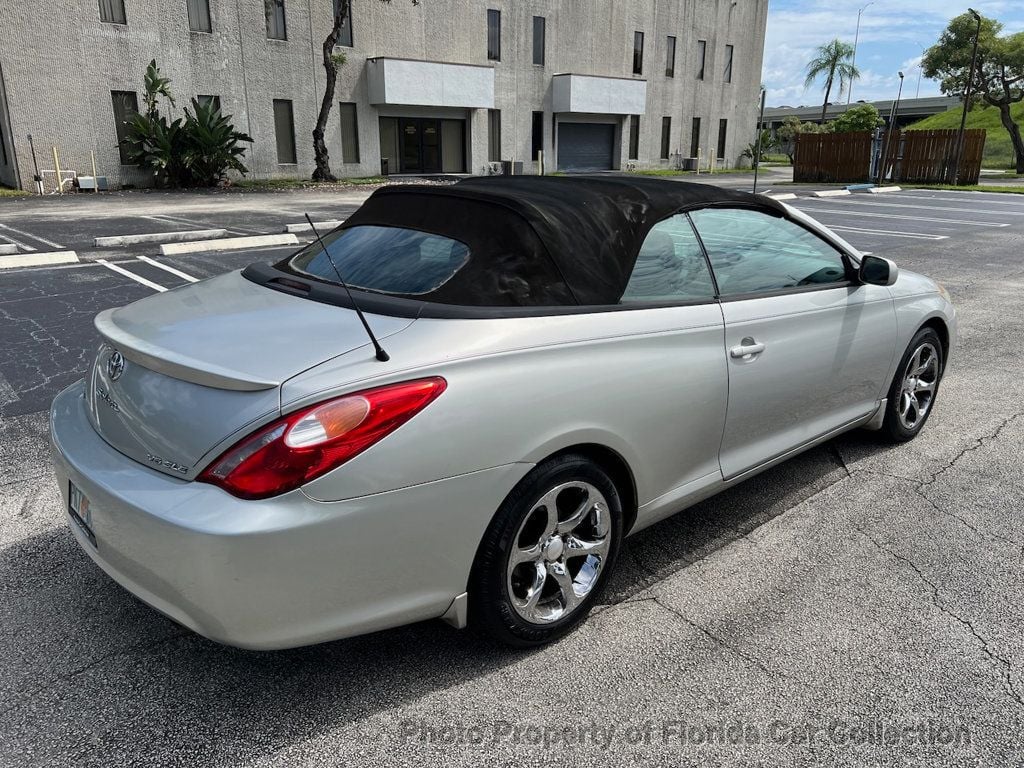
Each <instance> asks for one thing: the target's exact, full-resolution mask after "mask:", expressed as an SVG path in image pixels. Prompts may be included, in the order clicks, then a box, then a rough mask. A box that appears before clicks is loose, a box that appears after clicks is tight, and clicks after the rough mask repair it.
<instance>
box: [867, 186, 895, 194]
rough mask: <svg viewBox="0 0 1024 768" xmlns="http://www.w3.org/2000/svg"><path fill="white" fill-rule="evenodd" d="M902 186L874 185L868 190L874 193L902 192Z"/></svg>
mask: <svg viewBox="0 0 1024 768" xmlns="http://www.w3.org/2000/svg"><path fill="white" fill-rule="evenodd" d="M902 191H903V188H902V187H872V188H871V189H869V190H868V192H870V193H871V194H872V195H881V194H884V193H886V192H902Z"/></svg>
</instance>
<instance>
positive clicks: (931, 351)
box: [899, 341, 939, 430]
mask: <svg viewBox="0 0 1024 768" xmlns="http://www.w3.org/2000/svg"><path fill="white" fill-rule="evenodd" d="M938 383H939V353H938V350H936V349H935V345H934V344H932V343H930V342H927V341H926V342H924V343H923V344H921V345H920V346H919V347H918V348H917V349H915V350H914V354H912V355H911V356H910V360H908V361H907V367H906V368H905V369H904V371H903V383H902V385H901V386H900V403H899V417H900V423H901V424H902V425H903V427H904V428H905V429H908V430H914V429H916V428H917V426H918V425H919V424H920V423H921V421H922V420H923V419H924V417H925V416H926V415H927V414H928V410H929V409H930V408H931V407H932V402H933V401H934V400H935V387H936V386H938Z"/></svg>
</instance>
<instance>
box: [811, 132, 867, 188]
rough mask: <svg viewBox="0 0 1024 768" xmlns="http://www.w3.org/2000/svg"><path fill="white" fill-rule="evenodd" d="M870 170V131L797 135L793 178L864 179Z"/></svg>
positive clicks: (833, 180)
mask: <svg viewBox="0 0 1024 768" xmlns="http://www.w3.org/2000/svg"><path fill="white" fill-rule="evenodd" d="M870 173H871V132H870V131H856V132H853V133H801V134H797V137H796V146H795V148H794V152H793V181H798V182H799V181H805V182H806V181H809V182H823V181H824V182H836V181H839V182H847V183H855V182H860V181H867V180H868V176H869V174H870Z"/></svg>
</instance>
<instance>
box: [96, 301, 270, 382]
mask: <svg viewBox="0 0 1024 768" xmlns="http://www.w3.org/2000/svg"><path fill="white" fill-rule="evenodd" d="M116 311H117V310H115V309H105V310H103V311H102V312H100V313H99V314H98V315H96V320H95V321H94V323H95V325H96V330H97V331H99V333H100V335H101V336H102V337H103V338H104V339H105V340H106V341H107V342H108V343H109V344H111V345H112V346H113V347H114V348H115V349H117V351H118V352H120V353H121V354H122V355H124V356H125V357H126V358H128V359H129V360H131V361H132V362H133V363H138V364H139V365H142V366H145V367H146V368H149V369H150V370H151V371H156V372H157V373H163V374H166V375H167V376H173V377H174V378H176V379H182V380H184V381H190V382H192V383H193V384H201V385H203V386H205V387H214V388H215V389H230V390H235V391H238V392H256V391H259V390H263V389H274V388H276V387H279V386H280V385H281V382H279V381H267V380H264V379H257V378H253V377H251V376H246V375H244V374H242V373H240V372H239V371H233V370H231V369H228V368H222V367H220V366H218V365H215V364H213V363H210V362H208V361H206V360H202V361H201V360H196V359H194V358H190V357H187V356H185V355H182V354H179V353H176V352H173V351H171V350H168V349H165V348H163V347H159V346H157V345H155V344H151V343H149V342H147V341H145V340H143V339H140V338H139V337H138V336H134V335H133V334H131V333H129V332H127V331H125V330H124V329H123V328H121V327H120V326H118V325H117V323H116V321H115V320H114V312H116Z"/></svg>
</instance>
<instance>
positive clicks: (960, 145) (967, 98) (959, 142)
mask: <svg viewBox="0 0 1024 768" xmlns="http://www.w3.org/2000/svg"><path fill="white" fill-rule="evenodd" d="M967 12H968V13H970V14H971V16H973V17H974V20H975V21H977V22H978V28H977V29H976V30H975V31H974V50H973V51H972V52H971V72H970V74H969V75H968V76H967V86H966V87H965V88H964V111H963V114H962V115H960V131H959V132H958V133H957V136H956V162H955V164H954V165H953V170H952V173H951V174H950V175H951V176H952V178H953V184H955V185H959V184H960V163H961V162H963V155H964V130H965V129H966V128H967V110H968V109H969V108H970V106H971V97H972V96H973V94H972V93H971V89H972V88H973V86H974V70H975V67H977V65H978V39H979V38H980V37H981V14H979V13H978V12H977V11H976V10H974V9H973V8H968V9H967Z"/></svg>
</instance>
